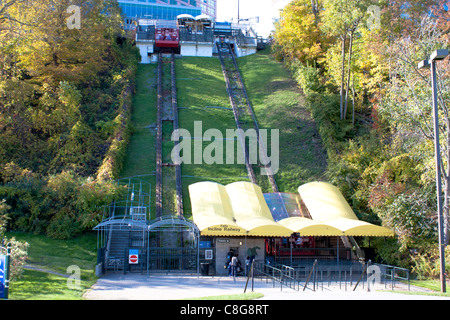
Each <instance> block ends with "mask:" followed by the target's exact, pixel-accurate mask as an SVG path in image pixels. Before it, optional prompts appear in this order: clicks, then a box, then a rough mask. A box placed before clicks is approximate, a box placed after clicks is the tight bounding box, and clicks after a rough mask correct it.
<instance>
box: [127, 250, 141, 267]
mask: <svg viewBox="0 0 450 320" xmlns="http://www.w3.org/2000/svg"><path fill="white" fill-rule="evenodd" d="M128 263H129V264H138V263H139V250H138V249H130V250H129V251H128Z"/></svg>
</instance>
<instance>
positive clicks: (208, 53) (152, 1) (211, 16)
mask: <svg viewBox="0 0 450 320" xmlns="http://www.w3.org/2000/svg"><path fill="white" fill-rule="evenodd" d="M119 5H120V7H121V8H122V12H123V14H124V16H125V28H126V29H129V30H133V31H134V32H135V38H136V46H137V47H138V48H139V50H140V53H141V57H142V60H141V63H152V62H156V55H157V54H158V53H159V52H161V51H162V52H164V51H170V52H172V51H174V52H175V53H177V54H179V55H181V56H194V57H212V56H214V55H215V54H217V50H218V49H217V46H216V43H218V42H227V43H229V44H230V45H231V47H232V49H233V50H234V54H235V56H237V57H240V56H246V55H250V54H254V53H256V51H257V50H258V49H263V48H264V47H265V44H266V41H265V40H264V39H262V38H261V37H258V35H257V34H256V32H255V31H254V30H253V28H252V27H251V25H250V24H249V23H248V22H243V23H231V22H219V21H216V17H217V0H185V1H181V0H147V1H137V0H119Z"/></svg>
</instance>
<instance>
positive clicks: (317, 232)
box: [278, 217, 342, 236]
mask: <svg viewBox="0 0 450 320" xmlns="http://www.w3.org/2000/svg"><path fill="white" fill-rule="evenodd" d="M278 223H279V224H281V225H282V226H285V227H287V228H289V229H291V230H292V232H294V233H299V234H300V236H342V231H341V230H340V229H339V228H336V227H333V226H330V225H328V224H325V223H321V222H317V221H314V220H311V219H308V218H302V217H291V218H286V219H283V220H280V221H278Z"/></svg>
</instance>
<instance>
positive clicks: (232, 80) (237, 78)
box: [216, 42, 279, 192]
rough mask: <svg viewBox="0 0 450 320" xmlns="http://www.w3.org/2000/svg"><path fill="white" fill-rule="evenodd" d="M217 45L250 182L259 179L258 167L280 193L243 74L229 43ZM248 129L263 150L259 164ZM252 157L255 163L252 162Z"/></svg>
mask: <svg viewBox="0 0 450 320" xmlns="http://www.w3.org/2000/svg"><path fill="white" fill-rule="evenodd" d="M216 45H217V50H218V53H219V59H220V62H221V65H222V72H223V75H224V78H225V82H226V87H227V93H228V96H229V98H230V103H231V107H232V109H233V114H234V120H235V122H236V127H237V128H238V129H241V130H239V131H238V132H239V133H238V135H239V137H238V138H239V141H240V143H241V146H242V149H243V153H244V159H245V166H246V168H247V172H248V176H249V178H250V180H251V181H252V182H253V183H255V184H256V183H257V179H256V175H255V170H254V168H253V167H254V166H255V165H257V166H259V167H261V168H264V169H265V170H266V172H265V173H266V175H267V177H268V179H269V183H270V186H271V188H272V191H273V192H279V191H278V186H277V183H276V181H275V177H274V174H273V171H272V168H271V165H270V163H269V159H268V156H267V148H266V146H265V144H264V141H263V139H262V138H261V135H260V130H259V126H258V122H257V120H256V117H255V114H254V112H253V107H252V105H251V103H250V99H249V98H248V95H247V90H246V89H245V85H244V82H243V81H242V77H241V73H240V71H239V67H238V65H237V61H236V58H235V56H234V53H233V50H232V48H231V46H230V45H229V44H228V43H222V44H221V43H219V42H217V43H216ZM248 129H254V130H255V132H256V137H257V141H258V147H259V148H260V149H261V151H260V152H258V153H259V156H260V158H259V162H258V163H255V162H256V161H254V160H255V158H256V155H254V154H250V151H249V150H250V146H249V143H247V141H246V138H245V134H244V133H245V131H246V130H248ZM257 150H258V149H257ZM252 157H253V161H251V160H252Z"/></svg>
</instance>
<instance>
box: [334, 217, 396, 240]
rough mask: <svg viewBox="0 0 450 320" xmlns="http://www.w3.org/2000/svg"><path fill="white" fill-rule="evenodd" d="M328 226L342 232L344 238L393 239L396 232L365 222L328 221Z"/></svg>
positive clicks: (340, 219)
mask: <svg viewBox="0 0 450 320" xmlns="http://www.w3.org/2000/svg"><path fill="white" fill-rule="evenodd" d="M327 225H330V226H333V227H335V228H337V229H340V230H342V232H343V235H344V236H353V237H358V236H368V237H393V236H394V235H395V234H394V231H392V230H390V229H388V228H385V227H380V226H377V225H374V224H371V223H368V222H365V221H361V220H353V219H347V218H338V219H335V220H332V221H327Z"/></svg>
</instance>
